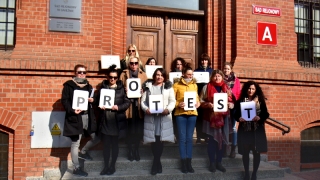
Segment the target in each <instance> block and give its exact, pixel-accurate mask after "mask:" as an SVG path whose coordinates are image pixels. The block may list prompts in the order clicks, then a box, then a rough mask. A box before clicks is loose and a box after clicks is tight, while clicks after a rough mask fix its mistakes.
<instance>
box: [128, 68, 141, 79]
mask: <svg viewBox="0 0 320 180" xmlns="http://www.w3.org/2000/svg"><path fill="white" fill-rule="evenodd" d="M129 72H130V78H138V72H139V69H137V70H136V71H132V70H131V69H130V71H129Z"/></svg>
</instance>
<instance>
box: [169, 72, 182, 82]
mask: <svg viewBox="0 0 320 180" xmlns="http://www.w3.org/2000/svg"><path fill="white" fill-rule="evenodd" d="M181 76H182V72H170V73H169V80H170V81H171V82H172V84H174V79H175V78H180V77H181Z"/></svg>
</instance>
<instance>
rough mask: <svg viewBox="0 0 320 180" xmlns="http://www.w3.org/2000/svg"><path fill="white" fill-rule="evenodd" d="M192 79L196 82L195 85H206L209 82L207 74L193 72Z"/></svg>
mask: <svg viewBox="0 0 320 180" xmlns="http://www.w3.org/2000/svg"><path fill="white" fill-rule="evenodd" d="M193 77H194V78H195V79H196V80H197V83H208V82H209V81H210V74H209V72H193Z"/></svg>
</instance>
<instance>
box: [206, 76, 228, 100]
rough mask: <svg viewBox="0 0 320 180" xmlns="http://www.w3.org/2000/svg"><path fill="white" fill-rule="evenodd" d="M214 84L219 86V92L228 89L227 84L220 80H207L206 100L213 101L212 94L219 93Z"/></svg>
mask: <svg viewBox="0 0 320 180" xmlns="http://www.w3.org/2000/svg"><path fill="white" fill-rule="evenodd" d="M215 86H218V87H221V92H223V93H226V92H227V91H228V87H227V85H226V84H225V83H224V82H223V81H221V82H220V83H216V82H209V83H208V85H207V100H206V101H207V102H211V103H213V94H214V93H219V92H218V91H217V89H216V88H215Z"/></svg>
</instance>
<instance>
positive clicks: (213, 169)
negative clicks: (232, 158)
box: [209, 162, 216, 173]
mask: <svg viewBox="0 0 320 180" xmlns="http://www.w3.org/2000/svg"><path fill="white" fill-rule="evenodd" d="M209 171H210V172H213V173H214V172H216V163H215V162H210V166H209Z"/></svg>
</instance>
